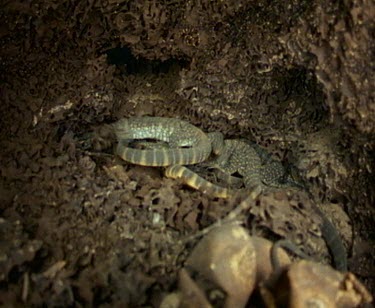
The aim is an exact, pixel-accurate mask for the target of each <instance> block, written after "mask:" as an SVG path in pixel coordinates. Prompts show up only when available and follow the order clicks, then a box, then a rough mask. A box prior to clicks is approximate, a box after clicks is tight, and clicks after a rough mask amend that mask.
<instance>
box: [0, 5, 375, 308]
mask: <svg viewBox="0 0 375 308" xmlns="http://www.w3.org/2000/svg"><path fill="white" fill-rule="evenodd" d="M372 6H373V5H372V4H371V2H370V1H366V0H363V1H362V0H352V1H346V2H345V3H342V2H334V3H333V2H332V3H329V4H327V3H326V2H325V1H316V2H311V1H304V0H300V1H296V0H290V1H272V3H269V2H268V1H257V2H256V3H253V2H250V3H248V2H247V1H235V0H233V1H225V2H217V3H216V2H212V1H208V0H197V1H188V2H186V1H168V0H166V1H159V2H156V1H152V0H142V1H120V0H119V1H116V0H115V1H102V0H99V1H86V2H79V3H76V2H73V1H70V0H64V1H53V0H38V1H32V2H29V3H27V4H26V3H23V2H21V1H11V2H7V3H4V4H1V11H0V16H1V23H2V27H1V29H2V30H1V32H0V46H1V47H0V57H1V61H0V78H1V81H2V89H1V94H2V95H1V104H0V113H1V121H0V129H1V138H0V147H1V149H2V150H1V153H0V160H1V166H0V174H1V177H0V204H1V206H0V217H1V220H0V241H1V243H0V245H1V257H0V269H1V273H2V274H1V275H0V298H1V301H0V302H1V303H3V304H4V303H7V304H10V305H20V304H24V305H25V306H30V305H36V306H39V305H47V306H59V305H64V306H65V305H73V304H77V305H95V306H97V305H100V304H111V305H116V304H120V303H121V304H124V305H128V306H133V307H134V306H139V305H146V304H148V305H151V306H155V307H156V306H158V304H159V303H160V301H161V298H162V297H163V294H166V293H168V291H169V290H170V289H171V288H172V287H173V285H174V283H175V281H176V275H177V272H178V270H179V269H180V268H181V266H182V265H183V263H184V261H185V260H186V257H187V255H188V253H189V251H191V248H192V246H193V245H194V243H195V242H194V241H190V242H188V243H187V244H186V242H184V241H182V240H183V239H185V238H186V237H188V236H191V235H192V234H195V233H196V232H198V231H199V230H201V229H202V228H204V227H206V226H208V225H210V224H212V223H214V222H215V221H217V220H218V219H219V218H221V217H223V216H224V215H225V214H226V213H228V212H229V211H230V210H231V209H232V208H233V207H234V206H235V205H236V200H221V199H215V198H213V197H210V196H209V195H205V194H203V193H202V192H199V191H193V190H191V189H189V188H187V187H185V186H183V185H182V184H181V183H179V182H177V181H173V180H171V179H166V178H165V177H164V176H163V170H162V169H158V168H156V169H155V168H145V167H138V166H132V165H129V164H126V163H125V162H123V161H121V160H120V159H118V158H116V157H115V156H114V155H113V151H112V150H111V148H109V149H107V150H106V151H101V152H97V151H94V150H93V149H89V148H88V147H87V144H88V138H89V135H90V133H91V132H92V131H95V130H96V129H98V128H99V127H102V126H103V125H105V124H108V123H111V122H114V121H115V120H117V119H119V118H122V117H129V116H135V115H137V116H144V115H151V116H152V115H154V116H169V117H179V118H182V119H184V120H187V121H189V122H191V123H192V124H194V125H197V126H199V127H200V128H202V129H203V130H205V131H207V132H211V131H221V132H222V133H224V134H225V136H226V137H227V138H244V139H248V140H250V141H254V142H257V143H258V144H260V145H261V146H263V147H264V148H266V149H267V151H269V152H270V153H271V154H272V156H275V157H276V158H278V159H281V160H282V161H283V162H284V164H286V165H287V164H290V165H294V166H297V167H298V168H299V169H300V171H301V175H302V176H303V177H304V179H305V180H306V182H307V183H308V185H309V187H310V190H311V191H312V192H313V194H314V196H315V199H316V200H319V203H320V204H321V205H322V210H323V211H325V212H326V213H327V215H328V217H329V218H330V219H332V220H333V221H334V223H335V225H336V226H337V228H338V230H339V233H340V234H341V235H342V236H343V238H344V239H345V244H346V247H347V248H348V254H349V258H350V259H349V261H350V262H349V265H350V268H349V269H350V271H352V272H353V273H355V274H356V275H357V276H358V277H359V279H360V280H361V281H362V282H363V283H364V284H365V285H366V286H367V287H368V288H369V290H370V291H372V293H375V280H374V277H373V276H371V274H370V273H373V272H375V264H374V260H373V257H372V256H373V255H374V253H375V251H374V247H375V245H374V242H375V228H374V217H375V215H374V206H373V205H374V203H375V202H374V201H375V194H374V190H373V189H372V187H374V177H373V173H374V166H375V163H374V157H375V155H374V142H373V137H374V133H375V125H374V119H375V108H374V106H373V101H374V97H373V92H374V91H373V85H372V83H371V78H372V74H373V69H374V68H373V67H372V66H371V65H372V64H371V63H373V61H374V54H373V52H372V51H373V50H374V46H373V44H374V40H373V39H371V36H372V35H373V32H374V29H373V24H372V22H371V21H372V20H373V19H374V16H372V14H373V12H374V10H373V9H371V8H372ZM281 195H282V194H281ZM260 198H261V199H260V201H259V202H260V203H261V204H268V201H267V200H269V199H267V198H269V196H268V197H267V196H261V197H260ZM262 198H263V199H262ZM279 198H281V200H279V201H278V202H277V203H280V204H288V202H289V201H290V199H289V198H290V197H285V198H284V197H279ZM283 198H284V199H283ZM296 198H298V197H296ZM291 199H293V198H291ZM237 201H238V200H237ZM297 210H298V209H296V207H295V206H294V207H293V206H291V207H290V208H289V209H288V210H285V211H282V210H280V211H282V213H283V215H284V216H283V218H282V217H281V216H280V215H278V214H277V213H278V211H274V212H272V213H273V214H275V213H276V214H275V217H274V220H273V221H272V220H271V221H268V222H267V224H266V226H265V220H262V219H254V220H253V221H252V223H253V225H251V224H250V222H251V221H250V219H246V218H245V219H244V221H245V223H244V224H245V225H246V226H248V227H249V229H252V228H257V227H263V228H264V227H266V228H267V229H269V231H270V234H271V235H272V236H273V237H275V236H276V237H277V236H279V237H282V236H289V235H290V234H288V232H281V231H280V230H284V229H280V226H284V225H283V222H284V223H285V220H288V219H290V216H285V215H286V213H294V216H293V217H295V226H294V227H296V229H294V231H293V232H294V233H293V234H294V235H298V234H299V230H298V228H302V227H303V226H304V222H305V221H307V220H306V219H307V217H309V214H308V213H307V212H302V213H301V212H300V213H299V214H297V213H296V211H297ZM345 213H346V214H347V215H348V216H349V218H350V219H351V221H350V224H349V225H348V223H347V219H346V218H345V217H346V214H345ZM246 215H247V216H248V215H250V213H245V216H246ZM252 215H255V214H254V213H252ZM257 217H258V218H259V217H262V216H257ZM281 218H282V219H284V220H283V221H281V220H280V219H281ZM278 219H279V220H278ZM343 219H345V222H343ZM276 221H279V225H278V226H279V228H276V227H275V222H276ZM272 227H274V229H273V230H272ZM350 228H352V232H350V231H351V230H350ZM285 230H286V229H285ZM285 230H284V231H285ZM352 234H353V235H352ZM299 236H300V235H299ZM318 236H319V234H313V235H312V236H311V237H309V236H308V235H307V233H304V234H303V236H302V237H303V241H306V243H307V246H306V247H307V248H306V251H308V252H309V253H311V254H312V255H315V256H316V257H322V256H325V257H326V256H328V255H327V251H326V250H324V251H321V250H319V249H317V251H315V250H314V249H315V248H316V247H323V248H322V249H325V248H324V243H322V242H321V239H319V238H318ZM300 237H301V236H300ZM315 242H316V243H320V244H316V245H315V244H314V245H312V243H315ZM301 245H302V246H303V243H302V244H301ZM319 245H321V246H319ZM304 247H305V246H304Z"/></svg>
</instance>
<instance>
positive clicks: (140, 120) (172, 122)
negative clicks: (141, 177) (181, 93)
mask: <svg viewBox="0 0 375 308" xmlns="http://www.w3.org/2000/svg"><path fill="white" fill-rule="evenodd" d="M112 126H113V128H114V131H115V134H116V137H117V140H118V144H117V149H116V153H117V155H119V156H120V157H121V158H122V159H123V160H125V161H128V162H131V163H133V164H137V165H142V166H170V165H190V164H197V163H200V162H202V161H205V160H206V159H207V158H208V157H209V156H210V154H211V152H212V151H214V152H218V151H219V149H220V143H222V140H223V137H222V135H221V134H220V133H214V134H211V135H209V134H205V133H204V132H203V131H202V130H200V129H199V128H197V127H195V126H194V125H191V124H190V123H188V122H185V121H182V120H179V119H174V118H161V117H135V118H129V119H122V120H119V121H117V122H116V123H114V124H113V125H112ZM139 139H155V140H160V141H164V142H167V143H168V145H169V147H168V148H155V149H146V150H141V149H134V148H131V147H128V146H127V140H139ZM220 140H221V141H220Z"/></svg>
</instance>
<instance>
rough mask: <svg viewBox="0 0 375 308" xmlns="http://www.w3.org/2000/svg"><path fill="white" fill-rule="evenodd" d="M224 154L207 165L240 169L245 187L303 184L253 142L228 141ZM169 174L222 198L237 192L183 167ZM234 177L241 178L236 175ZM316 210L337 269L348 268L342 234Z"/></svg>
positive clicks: (225, 169) (230, 171) (228, 170)
mask: <svg viewBox="0 0 375 308" xmlns="http://www.w3.org/2000/svg"><path fill="white" fill-rule="evenodd" d="M224 144H225V147H224V150H223V151H222V154H221V155H219V156H218V157H217V158H216V159H214V160H213V161H211V162H209V163H208V166H211V167H214V168H218V169H219V170H220V171H221V172H223V173H224V174H225V175H226V176H227V177H231V174H233V173H235V172H237V173H239V174H240V175H242V176H243V181H244V184H245V187H247V188H251V187H254V186H260V187H261V188H262V190H263V189H266V188H267V187H276V188H282V187H293V186H294V187H299V188H304V185H303V184H301V183H298V182H296V181H295V180H294V179H292V178H291V177H290V176H289V175H288V174H286V170H285V169H284V167H283V165H282V164H281V163H280V162H278V161H275V160H272V159H270V158H269V157H267V158H266V159H264V160H263V161H262V156H259V151H256V150H255V149H254V148H253V147H252V146H251V145H249V144H248V143H245V142H243V141H240V140H225V142H224ZM166 175H167V176H168V177H172V178H180V179H182V180H183V181H184V182H185V183H186V184H187V185H188V186H190V187H192V188H195V189H199V190H201V191H207V192H209V193H210V194H212V195H214V196H216V197H219V198H228V197H230V196H231V195H233V193H234V191H233V190H230V189H228V188H226V187H221V186H219V185H216V184H213V183H211V182H209V181H207V180H205V179H203V178H202V177H200V176H199V175H197V174H196V173H194V172H192V171H191V170H189V169H188V168H186V167H184V166H172V167H169V168H168V169H167V171H166ZM234 178H235V179H238V178H236V177H234ZM314 210H315V211H316V212H317V213H318V215H320V217H321V218H322V221H323V223H322V226H321V230H322V235H323V238H324V240H325V242H326V244H327V246H328V249H329V250H330V253H331V255H332V258H333V263H334V265H335V268H336V269H338V270H340V271H346V270H347V257H346V250H345V247H344V245H343V244H342V241H341V238H340V235H339V233H338V232H337V230H336V228H335V227H334V226H333V224H332V223H331V222H330V221H329V220H328V218H327V217H326V216H325V215H324V213H323V212H322V211H320V210H319V208H318V207H317V206H315V205H314Z"/></svg>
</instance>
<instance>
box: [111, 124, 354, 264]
mask: <svg viewBox="0 0 375 308" xmlns="http://www.w3.org/2000/svg"><path fill="white" fill-rule="evenodd" d="M113 127H114V129H115V133H116V136H117V140H118V146H117V154H118V155H119V156H120V157H121V158H123V159H124V160H126V161H129V162H131V163H134V164H139V165H144V166H169V167H168V168H167V170H166V175H167V176H168V177H172V178H181V179H182V180H183V181H184V182H185V183H186V184H187V185H189V186H191V187H193V188H196V189H200V190H207V191H210V192H211V193H212V194H214V195H216V196H217V197H224V198H225V197H228V196H230V195H231V194H232V191H231V190H230V189H228V188H226V187H220V186H218V185H215V184H213V183H211V182H209V181H207V180H205V179H203V178H202V177H200V176H199V175H197V174H196V173H194V172H193V171H191V170H189V169H188V168H187V167H185V166H182V165H187V164H197V163H200V162H203V161H205V160H207V159H208V157H209V156H210V154H211V152H213V153H214V154H216V155H217V156H216V157H214V158H213V160H211V161H209V162H207V163H206V165H207V166H209V167H211V168H214V169H218V170H219V171H221V172H222V173H223V174H224V175H226V176H227V180H228V179H230V177H231V175H232V174H234V173H238V174H240V175H241V176H242V177H243V182H244V185H245V187H248V188H251V187H254V186H260V187H261V188H262V189H266V188H268V187H277V188H281V187H288V186H299V187H301V185H300V184H299V183H297V182H295V181H294V180H293V179H292V178H291V177H290V175H289V174H288V173H287V172H286V170H285V169H284V167H283V166H282V164H281V163H280V162H278V161H275V160H272V159H270V158H269V157H267V155H262V152H259V149H256V148H255V147H253V146H251V145H249V144H248V143H246V142H244V141H241V140H225V141H224V143H223V135H222V134H221V133H211V134H205V133H204V132H202V131H201V130H200V129H198V128H196V127H195V126H193V125H191V124H189V123H187V122H185V121H182V120H178V119H173V118H159V117H144V118H130V119H123V120H120V121H118V122H116V123H115V124H113ZM148 138H150V139H155V140H159V141H164V142H166V143H167V144H168V147H157V148H152V146H151V149H150V148H147V149H143V150H141V149H134V148H130V147H127V142H128V141H129V140H134V139H135V140H143V139H148ZM146 143H147V142H146ZM151 144H152V143H150V144H149V145H148V146H150V145H151ZM184 147H187V148H184ZM237 179H238V178H237ZM315 210H316V211H317V213H318V214H319V215H320V216H321V217H322V220H323V225H322V234H323V238H324V239H325V241H326V243H327V246H328V247H329V250H330V252H331V254H332V256H333V260H334V264H335V267H336V268H337V269H339V270H342V271H345V270H347V259H346V251H345V248H344V246H343V244H342V242H341V239H340V237H339V234H338V232H337V230H336V229H335V227H334V226H333V225H332V223H331V222H330V221H329V220H328V219H327V218H326V217H325V215H324V214H323V213H322V212H321V211H320V210H319V209H318V208H317V207H316V208H315Z"/></svg>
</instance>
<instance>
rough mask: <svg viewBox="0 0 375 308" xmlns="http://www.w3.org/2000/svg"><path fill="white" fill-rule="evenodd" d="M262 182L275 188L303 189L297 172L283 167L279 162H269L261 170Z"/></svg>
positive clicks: (290, 167)
mask: <svg viewBox="0 0 375 308" xmlns="http://www.w3.org/2000/svg"><path fill="white" fill-rule="evenodd" d="M262 182H263V184H264V185H266V186H269V187H275V188H285V187H296V188H300V189H305V185H304V183H303V181H302V179H301V178H300V176H299V173H298V170H297V169H296V168H295V167H293V166H291V165H290V166H288V167H286V168H285V167H284V166H283V164H282V163H281V162H279V161H271V162H269V163H267V164H266V165H264V166H263V168H262Z"/></svg>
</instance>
